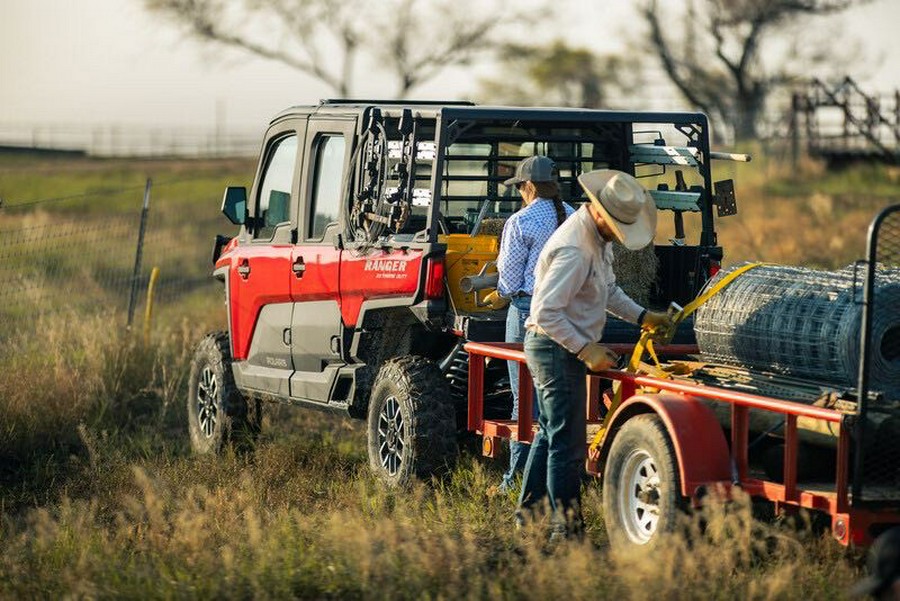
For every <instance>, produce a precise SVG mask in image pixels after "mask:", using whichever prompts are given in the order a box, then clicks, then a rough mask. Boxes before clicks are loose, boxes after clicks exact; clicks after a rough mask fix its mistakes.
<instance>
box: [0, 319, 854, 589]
mask: <svg viewBox="0 0 900 601" xmlns="http://www.w3.org/2000/svg"><path fill="white" fill-rule="evenodd" d="M198 322H202V318H198V317H196V316H195V318H194V319H193V320H191V321H187V320H186V321H183V322H181V323H176V324H174V325H169V326H166V327H163V328H160V329H159V330H157V331H156V332H155V333H154V337H153V338H152V340H151V342H150V344H149V345H144V344H143V343H142V342H140V337H135V336H133V335H129V334H126V333H124V331H123V330H122V329H119V328H110V327H109V322H107V321H104V320H103V319H100V318H97V319H96V320H81V321H79V320H78V319H75V318H66V317H65V316H57V317H55V318H47V319H46V320H44V321H42V322H41V323H40V324H39V325H40V329H41V330H42V331H44V332H47V333H48V337H47V338H44V339H42V340H40V341H38V340H36V339H35V338H34V337H28V336H26V335H24V334H23V335H22V337H21V338H20V339H17V340H15V341H14V343H15V344H14V346H15V347H16V348H17V351H16V352H10V351H7V352H6V353H4V355H3V357H2V362H3V363H4V364H5V365H7V366H9V367H10V368H12V369H13V370H14V371H13V372H12V373H15V374H16V377H15V378H5V379H3V380H2V387H0V411H2V412H3V414H4V415H5V416H6V420H5V421H4V423H5V430H4V438H3V443H2V449H3V453H4V456H3V465H5V466H7V467H8V468H9V466H13V467H12V469H7V470H6V471H5V473H4V477H3V482H2V487H0V491H2V497H0V498H2V504H3V517H2V522H0V597H2V598H31V597H68V596H72V597H133V598H136V597H140V598H181V597H190V598H196V597H203V598H223V597H225V598H232V597H239V598H283V597H301V598H341V599H344V598H391V599H394V598H416V599H419V598H434V599H446V598H454V599H455V598H547V597H548V596H552V597H563V598H588V597H591V598H629V599H631V598H633V599H643V598H664V599H665V598H671V599H680V598H711V599H732V598H747V599H774V598H795V597H798V596H801V595H803V596H808V597H813V598H829V597H830V598H836V597H839V596H840V595H841V593H842V591H843V589H844V587H845V585H846V583H847V582H849V581H852V579H853V578H854V577H855V576H856V563H855V558H854V557H853V556H848V555H845V552H844V551H843V550H842V549H840V548H839V547H838V546H837V545H836V544H834V543H832V542H831V541H830V540H828V538H827V536H825V535H820V534H815V533H814V532H813V531H811V530H809V529H801V530H799V531H795V530H793V529H789V528H786V527H782V526H780V525H777V524H772V523H765V522H760V521H758V520H754V519H753V518H752V512H751V507H750V503H749V501H748V500H747V499H742V500H740V501H739V502H737V503H733V504H731V505H729V506H727V507H726V506H712V507H710V508H708V509H707V510H706V512H705V513H704V515H703V524H704V527H703V528H702V529H701V527H700V521H699V520H698V519H697V518H694V519H688V520H687V522H686V525H685V529H686V531H688V533H689V535H687V536H686V535H682V534H679V535H677V536H672V537H671V539H669V540H667V541H666V542H665V544H663V545H661V546H660V548H659V549H658V550H656V551H653V552H646V551H642V550H641V551H636V552H629V553H619V552H613V551H611V550H610V549H609V548H608V545H607V541H606V538H605V534H604V531H603V516H602V513H601V511H600V506H601V503H600V491H599V490H598V488H597V486H596V484H589V485H587V488H586V490H585V512H586V520H587V523H588V538H587V540H586V541H584V542H582V543H577V542H573V543H569V544H563V545H560V546H558V547H553V546H550V545H549V543H548V542H547V540H546V535H545V528H544V526H545V525H542V524H540V523H538V524H535V525H534V526H532V527H531V528H529V529H527V530H525V531H517V530H515V528H514V527H513V521H512V519H511V517H512V511H513V509H514V505H515V500H514V498H513V497H512V496H502V495H501V496H496V495H494V496H491V495H489V494H488V493H489V490H490V489H491V486H492V485H493V484H495V483H496V482H498V481H499V477H500V471H501V467H502V466H499V465H495V464H492V463H489V462H486V461H483V460H481V459H480V458H476V457H465V458H464V459H463V460H462V462H461V463H460V465H459V466H458V467H457V468H456V469H455V470H454V471H453V472H452V473H451V474H450V475H448V476H447V477H446V478H444V479H442V480H437V481H434V482H431V483H425V484H420V485H417V486H414V487H413V488H412V489H411V490H403V491H391V490H385V489H384V488H383V487H382V486H380V485H379V484H378V483H377V482H375V481H374V480H373V479H372V478H371V476H370V475H369V473H368V471H367V469H366V458H365V450H364V449H365V444H364V432H363V430H364V428H363V427H361V426H360V425H358V424H357V423H356V422H350V421H348V420H346V419H341V418H338V417H331V416H327V415H324V414H317V413H309V412H302V411H293V410H290V409H289V408H278V407H268V408H267V414H266V420H265V424H264V427H265V434H264V436H263V438H262V440H261V441H260V443H259V445H258V448H257V450H256V451H255V452H254V453H252V454H249V455H246V454H245V455H239V454H234V453H231V452H229V453H226V455H225V456H223V457H220V458H214V457H194V456H191V455H190V453H189V452H188V450H187V447H186V439H187V437H186V431H185V428H184V423H185V420H184V399H185V397H184V394H185V375H186V369H187V365H188V362H189V356H190V353H191V349H192V345H193V342H194V341H195V340H196V339H197V338H198V337H199V335H200V333H201V332H202V331H203V330H205V329H206V324H203V323H198ZM117 332H118V333H117ZM48 343H49V345H50V346H49V347H48V346H46V345H47V344H48ZM47 348H52V349H53V350H52V352H44V353H41V352H39V351H40V350H41V349H43V350H44V351H46V349H47ZM26 381H27V382H31V383H32V385H31V386H29V387H28V388H27V389H26V388H25V387H23V386H21V383H22V382H26ZM34 384H38V385H37V386H34Z"/></svg>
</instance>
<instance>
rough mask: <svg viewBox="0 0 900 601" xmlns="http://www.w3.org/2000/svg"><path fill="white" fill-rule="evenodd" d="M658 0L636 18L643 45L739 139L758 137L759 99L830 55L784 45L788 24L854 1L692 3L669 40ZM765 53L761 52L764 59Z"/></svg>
mask: <svg viewBox="0 0 900 601" xmlns="http://www.w3.org/2000/svg"><path fill="white" fill-rule="evenodd" d="M659 4H660V3H659V2H658V0H649V1H647V2H645V3H644V4H643V5H642V6H641V8H640V11H641V15H642V17H643V19H644V20H645V21H646V23H647V25H648V26H649V29H650V40H649V44H650V48H651V50H652V51H653V52H654V53H655V54H656V56H657V57H658V58H659V61H660V63H661V64H662V67H663V70H664V71H665V73H666V75H667V76H668V78H669V79H670V80H671V82H672V83H673V84H674V85H675V87H676V88H677V89H678V91H679V92H680V93H681V95H683V96H684V98H685V99H686V100H687V101H688V102H690V103H691V104H693V105H694V106H696V107H698V108H699V109H700V110H702V111H704V112H706V113H707V114H708V115H710V118H712V119H714V120H718V121H720V122H722V123H726V124H730V125H731V126H732V127H733V131H734V135H735V137H736V138H737V139H740V140H749V139H753V138H755V137H757V133H758V130H757V126H758V124H759V122H760V119H761V117H762V112H763V109H764V108H765V104H766V99H767V98H768V97H769V95H770V94H771V93H772V92H773V91H775V90H776V89H778V88H779V87H780V86H783V85H784V84H787V83H789V82H792V81H795V80H796V79H797V78H798V77H800V76H801V75H803V74H802V73H800V72H798V70H797V67H798V66H800V65H803V66H807V67H808V66H809V65H810V64H811V63H814V62H820V63H821V62H823V61H825V60H828V59H829V58H830V57H831V56H833V53H831V52H822V50H821V48H818V47H816V46H815V44H809V45H804V44H801V43H799V40H797V38H796V36H793V39H794V41H795V43H792V44H787V45H784V47H783V48H781V49H780V50H781V52H780V53H778V52H777V50H778V49H777V48H775V47H776V46H777V45H778V44H776V43H775V42H776V40H783V39H785V38H790V37H791V36H789V35H788V34H787V32H788V31H790V30H791V28H792V27H793V26H796V25H797V24H798V23H800V22H802V21H803V20H807V19H811V18H812V17H815V16H822V15H831V14H835V13H838V12H840V11H843V10H845V9H847V8H848V7H849V6H851V5H852V4H853V0H698V1H697V2H694V1H693V0H692V1H691V2H690V4H689V8H688V10H687V12H686V14H685V22H686V27H685V39H683V40H674V39H672V38H673V36H672V29H674V28H671V27H668V28H667V27H666V26H664V24H663V23H664V22H669V23H670V22H672V20H671V19H666V18H665V17H664V15H663V14H662V10H661V9H660V6H659ZM764 54H765V56H764Z"/></svg>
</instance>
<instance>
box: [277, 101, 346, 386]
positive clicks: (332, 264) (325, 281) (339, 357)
mask: <svg viewBox="0 0 900 601" xmlns="http://www.w3.org/2000/svg"><path fill="white" fill-rule="evenodd" d="M355 128H356V122H355V120H353V119H346V120H340V119H334V118H331V119H315V118H310V120H309V128H308V130H307V138H306V146H305V151H304V163H303V177H302V180H301V190H302V193H301V201H300V219H299V230H298V237H297V243H296V244H295V245H294V247H293V249H292V252H291V268H290V273H291V300H292V301H293V303H294V310H293V317H292V321H291V342H292V346H291V349H292V350H291V353H292V356H293V363H294V369H295V372H294V375H293V376H292V377H291V385H290V393H291V397H293V398H297V399H305V400H313V401H320V402H327V401H328V400H329V398H330V395H331V388H332V384H333V383H334V380H335V377H336V375H337V372H338V370H339V369H340V368H341V367H342V366H343V365H344V360H343V355H344V353H343V348H342V330H343V326H342V323H341V306H340V295H339V286H338V283H339V281H340V269H341V252H342V251H341V245H340V242H339V234H341V232H343V228H344V222H345V212H346V207H348V206H349V204H350V203H349V198H348V197H347V195H348V194H349V191H348V189H347V181H348V177H347V172H348V169H349V163H350V154H351V151H352V141H353V136H354V131H355Z"/></svg>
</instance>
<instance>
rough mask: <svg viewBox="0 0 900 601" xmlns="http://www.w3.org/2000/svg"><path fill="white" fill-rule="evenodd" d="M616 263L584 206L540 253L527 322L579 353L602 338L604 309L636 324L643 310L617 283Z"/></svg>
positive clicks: (564, 224)
mask: <svg viewBox="0 0 900 601" xmlns="http://www.w3.org/2000/svg"><path fill="white" fill-rule="evenodd" d="M612 261H613V248H612V244H611V243H609V242H606V241H605V240H604V239H603V238H602V237H601V236H600V232H599V231H597V225H596V224H595V223H594V220H593V218H592V217H591V214H590V213H589V212H588V207H587V205H586V204H585V205H582V207H581V208H580V209H578V210H577V211H576V212H575V214H574V215H572V217H570V218H569V219H567V220H566V222H565V223H563V224H562V225H561V226H560V227H559V228H558V229H557V230H556V231H555V232H554V233H553V235H552V236H550V239H549V240H547V244H546V245H544V249H543V250H542V251H541V254H540V257H539V258H538V261H537V265H536V266H535V270H534V275H535V284H534V296H533V297H532V299H531V315H530V317H529V318H528V321H526V323H525V326H526V327H527V328H529V329H532V330H535V331H538V332H540V333H543V334H545V335H546V336H549V337H550V338H552V339H553V340H554V341H555V342H557V343H558V344H560V345H562V346H563V347H565V348H566V349H567V350H568V351H570V352H572V353H576V354H577V353H578V352H579V351H581V349H583V348H584V346H585V345H586V344H588V343H591V342H597V341H599V340H600V337H601V336H602V335H603V326H604V325H606V311H609V312H610V313H612V314H613V315H615V316H616V317H618V318H620V319H624V320H625V321H630V322H632V323H636V322H637V320H638V318H639V317H640V314H641V311H642V310H643V309H642V307H641V306H640V305H638V304H637V303H636V302H634V301H633V300H632V299H631V298H630V297H629V296H628V295H627V294H625V293H624V292H623V291H622V289H621V288H619V286H618V285H616V276H615V274H614V273H613V269H612Z"/></svg>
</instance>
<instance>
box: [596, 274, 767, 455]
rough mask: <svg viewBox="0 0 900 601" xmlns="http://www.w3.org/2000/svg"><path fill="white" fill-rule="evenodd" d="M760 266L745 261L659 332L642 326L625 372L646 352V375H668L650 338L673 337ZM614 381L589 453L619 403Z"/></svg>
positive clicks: (667, 339)
mask: <svg viewBox="0 0 900 601" xmlns="http://www.w3.org/2000/svg"><path fill="white" fill-rule="evenodd" d="M760 265H764V263H748V264H746V265H742V266H740V267H739V268H737V269H735V270H734V271H732V272H731V273H729V274H728V275H726V276H725V277H724V278H722V280H721V281H719V282H716V285H715V286H712V287H711V288H710V289H709V290H707V291H706V292H704V293H703V294H701V295H700V296H698V297H697V298H695V299H694V300H692V301H691V302H690V303H688V305H687V306H686V307H685V308H683V309H681V310H680V311H678V312H677V313H675V314H674V315H673V316H672V327H671V328H666V329H664V330H661V331H658V330H659V328H655V327H653V328H642V329H641V337H640V338H639V339H638V342H637V344H635V345H634V351H632V353H631V359H629V361H628V365H627V366H626V367H625V371H626V372H628V373H637V372H638V369H639V368H640V367H641V359H642V358H643V357H644V353H647V354H648V355H650V359H651V360H652V361H653V365H652V366H645V369H646V371H647V372H648V374H649V375H651V376H655V377H657V378H669V377H671V375H670V374H669V372H667V371H666V370H665V369H663V367H662V365H661V364H660V362H659V357H657V355H656V349H654V348H653V341H654V340H655V341H658V342H660V343H662V344H668V343H669V342H670V341H671V340H672V338H673V337H674V336H675V330H676V329H678V324H680V323H681V322H682V321H684V320H685V319H686V318H687V317H688V316H689V315H690V314H691V313H693V312H694V311H696V310H697V309H698V308H699V307H700V306H702V305H703V303H705V302H706V301H708V300H709V299H711V298H712V297H714V296H715V295H717V294H718V293H719V292H721V291H722V290H723V289H724V288H725V287H726V286H728V284H730V283H731V282H733V281H734V280H735V279H737V278H738V276H740V275H741V274H743V273H746V272H747V271H750V270H751V269H753V268H755V267H759V266H760ZM676 306H677V305H676ZM616 384H618V386H614V387H615V389H616V392H615V395H614V396H613V400H612V403H610V407H609V411H607V412H606V417H604V418H603V423H602V424H601V425H600V429H599V430H598V431H597V434H596V435H595V436H594V438H593V440H591V446H590V447H589V448H588V452H589V453H590V454H591V455H593V454H595V453H596V452H597V449H598V448H599V447H600V444H601V443H602V442H603V439H604V438H605V437H606V428H607V427H608V426H609V421H610V419H612V416H613V414H614V413H615V412H616V409H618V408H619V405H620V404H621V402H622V386H621V383H618V382H616Z"/></svg>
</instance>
